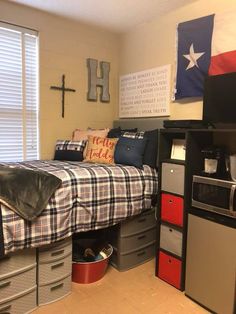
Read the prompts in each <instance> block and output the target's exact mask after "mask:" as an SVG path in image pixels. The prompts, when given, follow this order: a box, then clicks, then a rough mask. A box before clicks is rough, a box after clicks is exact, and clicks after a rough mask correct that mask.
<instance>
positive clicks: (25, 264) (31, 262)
mask: <svg viewBox="0 0 236 314" xmlns="http://www.w3.org/2000/svg"><path fill="white" fill-rule="evenodd" d="M35 265H36V250H35V249H26V250H21V251H18V252H16V253H11V254H9V256H7V257H5V258H3V259H1V260H0V279H3V278H6V277H9V276H11V275H13V274H15V273H18V272H22V271H25V270H27V269H31V268H32V267H33V266H35Z"/></svg>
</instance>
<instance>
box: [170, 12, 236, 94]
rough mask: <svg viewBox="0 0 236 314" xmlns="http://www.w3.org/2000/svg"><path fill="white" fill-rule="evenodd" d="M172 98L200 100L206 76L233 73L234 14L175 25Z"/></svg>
mask: <svg viewBox="0 0 236 314" xmlns="http://www.w3.org/2000/svg"><path fill="white" fill-rule="evenodd" d="M177 35H178V47H177V73H176V89H175V99H181V98H185V97H201V96H202V95H203V84H204V79H205V77H206V76H208V75H217V74H223V73H229V72H236V13H235V12H230V13H227V14H226V13H225V14H219V15H218V14H212V15H208V16H205V17H201V18H198V19H195V20H191V21H188V22H184V23H180V24H178V29H177Z"/></svg>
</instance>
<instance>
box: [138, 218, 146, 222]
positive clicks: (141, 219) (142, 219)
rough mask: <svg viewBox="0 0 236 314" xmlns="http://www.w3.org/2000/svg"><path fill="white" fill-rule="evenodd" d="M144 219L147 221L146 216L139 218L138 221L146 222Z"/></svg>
mask: <svg viewBox="0 0 236 314" xmlns="http://www.w3.org/2000/svg"><path fill="white" fill-rule="evenodd" d="M144 221H146V218H140V219H139V220H138V222H144Z"/></svg>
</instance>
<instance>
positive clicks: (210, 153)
mask: <svg viewBox="0 0 236 314" xmlns="http://www.w3.org/2000/svg"><path fill="white" fill-rule="evenodd" d="M201 152H202V154H203V159H204V170H203V175H206V176H210V177H215V178H219V179H224V178H226V177H227V175H228V173H227V169H226V161H225V150H224V148H223V147H218V146H210V147H207V148H204V149H202V151H201Z"/></svg>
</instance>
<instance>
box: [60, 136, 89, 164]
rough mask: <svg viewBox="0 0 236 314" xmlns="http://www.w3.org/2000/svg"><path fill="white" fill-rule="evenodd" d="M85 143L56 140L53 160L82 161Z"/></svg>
mask: <svg viewBox="0 0 236 314" xmlns="http://www.w3.org/2000/svg"><path fill="white" fill-rule="evenodd" d="M85 145H86V141H69V140H57V142H56V148H55V156H54V159H55V160H71V161H82V160H83V151H84V148H85Z"/></svg>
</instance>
